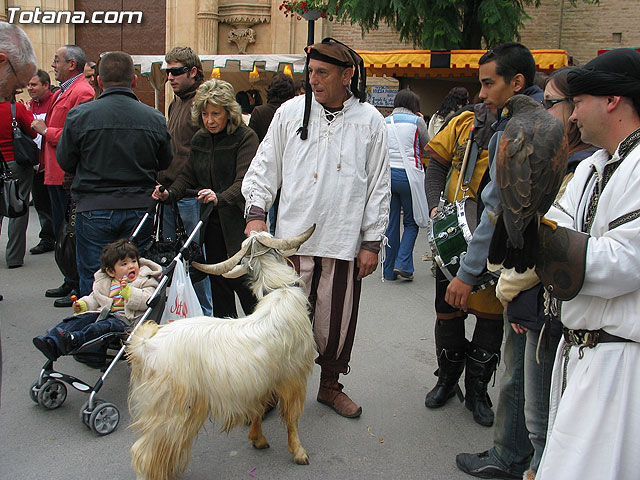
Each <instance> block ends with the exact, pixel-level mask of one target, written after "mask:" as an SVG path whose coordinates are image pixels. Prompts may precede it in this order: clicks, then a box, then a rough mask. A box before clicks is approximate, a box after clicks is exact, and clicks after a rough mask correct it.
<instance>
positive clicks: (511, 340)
mask: <svg viewBox="0 0 640 480" xmlns="http://www.w3.org/2000/svg"><path fill="white" fill-rule="evenodd" d="M526 342H527V336H526V335H524V334H517V333H515V332H514V331H513V329H512V328H511V324H510V323H509V322H506V321H505V345H504V350H503V356H502V360H503V361H504V364H505V372H504V374H503V376H502V380H501V382H500V395H499V397H498V407H497V409H496V419H495V427H494V430H493V448H491V450H489V453H490V455H491V456H492V457H493V459H494V460H495V461H496V462H497V463H498V464H499V465H501V466H502V467H504V468H513V467H516V468H517V467H518V466H519V467H521V468H520V469H521V470H522V471H524V470H526V469H527V468H528V466H529V459H530V457H531V455H532V454H533V447H532V445H531V442H530V441H529V432H528V431H527V427H526V425H525V419H524V363H525V345H526ZM534 354H535V353H534Z"/></svg>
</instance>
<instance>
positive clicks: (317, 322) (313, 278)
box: [291, 255, 362, 373]
mask: <svg viewBox="0 0 640 480" xmlns="http://www.w3.org/2000/svg"><path fill="white" fill-rule="evenodd" d="M291 260H292V261H293V264H294V266H295V269H296V271H297V272H298V274H299V275H300V277H301V278H302V281H303V282H304V288H305V291H306V292H307V295H308V297H309V302H310V304H311V321H312V322H313V334H314V337H315V340H316V345H317V348H318V358H316V363H317V364H318V365H320V366H321V367H322V369H323V371H325V372H333V373H349V360H350V359H351V350H352V348H353V340H354V338H355V333H356V323H357V320H358V304H359V302H360V289H361V286H362V281H361V280H357V279H356V277H357V275H358V268H357V266H356V263H355V261H350V262H348V261H346V260H337V259H334V258H324V257H310V256H301V255H294V256H293V257H291Z"/></svg>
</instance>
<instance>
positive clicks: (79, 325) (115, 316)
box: [33, 239, 162, 361]
mask: <svg viewBox="0 0 640 480" xmlns="http://www.w3.org/2000/svg"><path fill="white" fill-rule="evenodd" d="M100 262H101V265H100V270H98V271H97V272H96V274H95V276H94V278H95V280H94V282H93V291H92V292H91V294H89V295H87V296H85V297H82V298H81V299H80V300H77V301H75V302H74V303H73V310H74V312H76V315H73V316H71V317H67V318H65V319H64V320H63V321H62V322H61V323H59V324H57V325H56V326H54V327H53V328H51V329H49V330H48V331H47V333H46V334H45V335H43V336H37V337H35V338H34V339H33V344H34V345H35V346H36V348H37V349H38V350H40V351H41V352H42V353H43V354H44V355H45V356H46V357H47V358H48V359H49V360H51V361H55V360H56V359H57V358H58V357H59V356H61V355H66V354H68V353H69V352H73V350H75V349H76V348H78V347H79V346H80V345H83V344H84V343H86V342H89V341H90V340H93V339H96V338H98V337H100V336H102V335H104V334H105V333H109V332H124V331H125V330H126V329H127V328H128V327H129V326H130V325H131V323H132V322H133V320H134V319H135V318H136V317H138V316H140V315H142V314H143V313H144V311H145V310H146V308H147V304H146V302H147V300H148V299H149V298H150V297H151V295H152V294H153V292H154V290H155V288H156V286H157V285H158V281H157V278H158V277H159V276H160V275H161V274H162V268H161V267H160V265H158V264H156V263H154V262H152V261H151V260H147V259H145V258H141V257H140V253H139V252H138V249H137V247H136V246H135V245H134V244H133V243H131V242H129V241H128V240H126V239H121V240H117V241H115V242H112V243H110V244H108V245H107V246H106V247H104V249H103V250H102V254H101V256H100ZM105 307H107V308H108V309H109V313H108V315H107V316H106V317H105V318H103V317H104V315H101V309H104V308H105Z"/></svg>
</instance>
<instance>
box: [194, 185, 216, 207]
mask: <svg viewBox="0 0 640 480" xmlns="http://www.w3.org/2000/svg"><path fill="white" fill-rule="evenodd" d="M196 198H197V199H198V200H200V201H201V202H202V203H209V202H213V206H214V207H215V206H216V205H218V197H217V196H216V194H215V192H214V191H213V190H211V189H210V188H203V189H202V190H199V191H198V196H197V197H196Z"/></svg>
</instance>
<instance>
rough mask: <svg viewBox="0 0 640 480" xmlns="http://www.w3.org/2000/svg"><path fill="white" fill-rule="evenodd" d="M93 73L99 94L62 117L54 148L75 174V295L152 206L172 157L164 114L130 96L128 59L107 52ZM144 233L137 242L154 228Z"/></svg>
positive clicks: (88, 285) (131, 72) (134, 80)
mask: <svg viewBox="0 0 640 480" xmlns="http://www.w3.org/2000/svg"><path fill="white" fill-rule="evenodd" d="M98 69H99V71H98V85H99V86H100V88H101V89H102V90H103V92H102V94H101V95H100V97H99V99H98V100H96V101H95V102H89V103H86V104H83V105H79V106H77V107H76V108H73V109H72V110H71V111H70V112H69V114H68V115H67V120H66V122H65V125H64V130H63V132H62V136H61V138H60V143H59V144H58V149H57V159H58V163H59V164H60V166H61V167H62V169H64V171H65V172H68V173H72V174H75V177H74V179H73V183H72V185H71V195H72V197H73V199H74V200H75V202H76V258H77V264H78V275H79V276H80V295H88V294H89V293H90V292H91V288H92V285H93V276H94V273H95V272H97V271H98V269H99V268H100V252H101V251H102V248H103V247H104V246H105V245H107V244H108V243H111V242H113V241H115V240H118V239H120V238H123V237H128V236H129V235H131V233H132V232H133V230H134V229H135V227H136V226H137V224H138V223H139V222H140V220H141V219H142V217H143V216H144V214H145V212H146V210H147V209H148V208H149V206H151V205H152V204H153V199H152V198H151V193H152V192H153V189H154V187H155V185H156V178H157V176H158V171H159V170H163V169H165V168H167V167H168V166H169V164H170V163H171V159H172V158H173V153H172V152H171V143H170V136H169V131H168V129H167V123H166V121H165V119H164V116H163V115H162V114H161V113H160V112H158V111H157V110H155V109H153V108H151V107H149V106H147V105H145V104H143V103H140V102H139V101H138V98H137V97H136V96H135V94H134V93H133V90H132V88H134V87H135V86H136V83H137V77H136V75H135V70H134V66H133V60H132V59H131V56H130V55H128V54H126V53H124V52H111V53H108V54H106V55H105V56H104V57H102V59H101V60H100V65H99V67H98ZM146 227H147V228H145V229H143V231H142V232H140V233H139V234H138V237H137V239H136V240H137V241H138V244H141V243H143V242H144V239H145V234H146V236H149V235H150V233H151V230H152V228H153V225H151V223H150V222H148V225H147V226H146Z"/></svg>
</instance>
